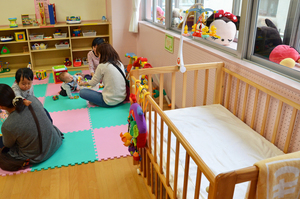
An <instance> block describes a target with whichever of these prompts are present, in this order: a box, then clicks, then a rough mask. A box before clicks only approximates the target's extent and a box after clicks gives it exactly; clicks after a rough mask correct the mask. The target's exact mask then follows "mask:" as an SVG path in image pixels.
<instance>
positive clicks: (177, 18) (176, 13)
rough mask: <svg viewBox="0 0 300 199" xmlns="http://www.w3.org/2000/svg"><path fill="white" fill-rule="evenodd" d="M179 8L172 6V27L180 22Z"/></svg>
mask: <svg viewBox="0 0 300 199" xmlns="http://www.w3.org/2000/svg"><path fill="white" fill-rule="evenodd" d="M180 12H181V9H179V8H173V10H172V27H177V26H178V25H179V23H180V18H182V17H181V15H180Z"/></svg>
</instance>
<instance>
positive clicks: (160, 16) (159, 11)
mask: <svg viewBox="0 0 300 199" xmlns="http://www.w3.org/2000/svg"><path fill="white" fill-rule="evenodd" d="M164 15H165V12H164V11H163V9H162V8H161V7H159V6H157V7H156V18H157V20H159V21H161V22H163V21H165V16H164Z"/></svg>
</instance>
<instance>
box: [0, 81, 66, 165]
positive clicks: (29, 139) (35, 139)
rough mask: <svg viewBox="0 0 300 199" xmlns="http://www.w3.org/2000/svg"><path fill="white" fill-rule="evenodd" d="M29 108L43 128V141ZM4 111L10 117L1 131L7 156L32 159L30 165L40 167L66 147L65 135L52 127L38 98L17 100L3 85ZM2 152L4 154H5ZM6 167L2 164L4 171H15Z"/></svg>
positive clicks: (0, 139)
mask: <svg viewBox="0 0 300 199" xmlns="http://www.w3.org/2000/svg"><path fill="white" fill-rule="evenodd" d="M26 102H27V104H26ZM30 102H31V104H30ZM24 103H25V104H26V105H25V104H24ZM29 104H30V106H31V107H32V109H33V111H34V113H35V115H36V117H37V120H38V123H39V125H40V133H41V137H39V133H38V129H37V126H36V122H35V120H34V117H33V115H32V113H31V111H30V110H29V107H28V105H29ZM0 109H4V110H6V111H7V112H8V113H9V116H8V117H7V119H6V120H5V121H4V123H3V125H2V127H1V132H2V136H1V137H0V148H2V147H3V146H4V147H5V149H6V150H5V153H7V154H6V155H9V156H11V157H12V158H13V159H16V160H24V161H25V160H28V159H29V161H30V163H39V162H42V161H45V160H47V159H48V158H49V157H51V156H52V155H53V154H54V152H55V151H56V150H57V149H58V148H59V147H60V145H61V144H62V139H63V134H62V132H61V131H60V130H59V129H58V128H57V127H56V126H54V125H53V124H52V123H51V121H50V119H49V117H48V116H47V114H46V112H45V110H44V107H43V105H42V104H41V102H40V101H39V100H38V99H37V98H36V97H34V96H29V97H28V98H27V99H26V100H24V99H23V98H22V97H21V96H15V93H14V91H13V90H12V89H11V88H10V87H9V86H8V85H6V84H0ZM40 139H41V143H42V151H41V150H40V142H39V141H40ZM1 145H2V146H1ZM0 151H1V152H2V153H3V151H4V150H0ZM3 167H4V168H3ZM5 167H6V165H5V163H3V161H1V160H0V168H2V169H4V170H11V169H10V168H5Z"/></svg>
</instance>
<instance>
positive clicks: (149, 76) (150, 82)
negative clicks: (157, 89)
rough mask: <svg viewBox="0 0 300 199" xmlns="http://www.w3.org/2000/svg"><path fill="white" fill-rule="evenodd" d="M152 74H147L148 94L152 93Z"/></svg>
mask: <svg viewBox="0 0 300 199" xmlns="http://www.w3.org/2000/svg"><path fill="white" fill-rule="evenodd" d="M152 84H153V82H152V75H151V74H150V75H148V92H149V93H150V96H152V93H153V86H152Z"/></svg>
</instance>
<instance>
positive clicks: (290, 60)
mask: <svg viewBox="0 0 300 199" xmlns="http://www.w3.org/2000/svg"><path fill="white" fill-rule="evenodd" d="M269 59H270V61H272V62H275V63H277V64H280V65H283V66H286V67H289V68H293V67H294V66H295V64H299V63H300V55H299V53H298V52H297V50H295V49H294V48H293V47H291V46H288V45H278V46H276V47H275V48H274V49H273V50H272V52H271V54H270V57H269Z"/></svg>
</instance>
